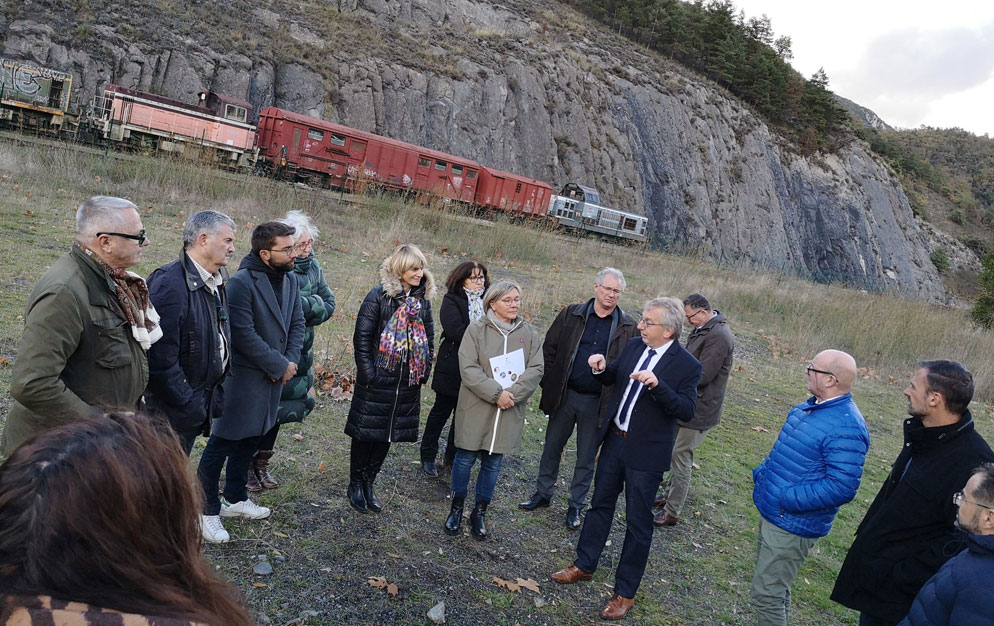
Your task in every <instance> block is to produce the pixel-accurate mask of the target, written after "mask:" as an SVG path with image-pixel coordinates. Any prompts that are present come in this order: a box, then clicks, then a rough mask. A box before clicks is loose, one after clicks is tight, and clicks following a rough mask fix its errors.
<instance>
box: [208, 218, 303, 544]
mask: <svg viewBox="0 0 994 626" xmlns="http://www.w3.org/2000/svg"><path fill="white" fill-rule="evenodd" d="M293 233H294V229H293V226H287V225H286V224H283V223H281V222H265V223H263V224H259V225H258V226H256V227H255V230H253V231H252V252H250V253H249V254H247V255H245V258H244V259H242V263H241V266H240V267H239V268H238V272H237V273H236V274H235V275H234V276H232V278H231V280H230V281H229V282H228V304H229V307H230V311H231V312H230V323H231V372H230V373H229V375H228V377H227V378H226V379H225V381H224V386H223V390H224V408H223V409H222V411H221V415H220V416H219V417H217V419H215V420H214V423H213V428H212V432H211V437H210V439H209V440H208V441H207V447H206V448H205V449H204V453H203V456H201V457H200V466H199V467H198V468H197V476H198V477H199V478H200V484H201V485H202V486H203V489H204V513H203V516H204V517H203V521H202V525H203V526H202V527H203V533H204V539H205V540H206V541H209V542H212V543H224V542H226V541H228V539H229V538H230V537H229V535H228V533H227V532H226V531H225V530H224V527H223V526H222V525H221V520H220V518H221V517H244V518H248V519H263V518H266V517H269V513H270V511H269V509H268V508H266V507H264V506H259V505H257V504H255V503H254V502H252V501H251V500H250V499H249V497H248V491H247V489H246V482H247V480H248V469H249V464H250V463H251V461H252V456H253V455H254V454H255V451H256V450H258V449H259V441H260V440H261V439H262V437H263V435H265V434H266V433H268V432H269V431H270V429H272V427H273V426H274V425H275V424H276V413H277V410H278V408H279V403H280V393H281V391H282V390H283V384H284V383H285V382H286V381H288V380H290V379H291V378H293V376H294V374H296V373H297V362H298V361H300V350H301V346H302V344H303V340H304V316H303V313H301V308H300V306H301V305H300V289H299V288H298V286H297V279H296V278H295V277H294V276H293V275H292V274H290V271H291V270H292V269H293V261H294V259H295V258H296V256H297V251H296V248H295V247H294V245H293ZM225 461H227V464H228V471H227V476H226V480H225V485H224V497H222V498H220V499H218V495H217V488H218V482H219V480H220V478H221V467H222V466H223V465H224V464H225Z"/></svg>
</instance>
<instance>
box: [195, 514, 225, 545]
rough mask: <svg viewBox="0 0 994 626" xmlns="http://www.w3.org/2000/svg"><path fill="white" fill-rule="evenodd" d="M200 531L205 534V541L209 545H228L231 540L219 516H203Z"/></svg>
mask: <svg viewBox="0 0 994 626" xmlns="http://www.w3.org/2000/svg"><path fill="white" fill-rule="evenodd" d="M200 530H201V531H202V532H203V533H204V541H206V542H208V543H228V541H229V540H230V539H231V535H229V534H228V531H226V530H225V529H224V526H223V525H222V524H221V518H220V517H218V516H217V515H201V516H200Z"/></svg>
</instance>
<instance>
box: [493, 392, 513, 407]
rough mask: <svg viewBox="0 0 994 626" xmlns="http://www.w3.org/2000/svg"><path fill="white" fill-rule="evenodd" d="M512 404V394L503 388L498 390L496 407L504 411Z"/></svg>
mask: <svg viewBox="0 0 994 626" xmlns="http://www.w3.org/2000/svg"><path fill="white" fill-rule="evenodd" d="M512 406H514V394H513V393H511V392H510V391H508V390H507V389H505V390H504V391H502V392H500V396H499V397H498V398H497V407H498V408H500V410H502V411H506V410H508V409H509V408H511V407H512Z"/></svg>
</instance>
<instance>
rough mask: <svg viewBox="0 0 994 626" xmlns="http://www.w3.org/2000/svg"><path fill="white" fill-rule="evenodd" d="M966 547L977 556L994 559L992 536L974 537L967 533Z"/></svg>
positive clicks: (993, 540) (993, 537)
mask: <svg viewBox="0 0 994 626" xmlns="http://www.w3.org/2000/svg"><path fill="white" fill-rule="evenodd" d="M966 542H967V545H966V547H967V548H969V549H970V552H972V553H974V554H976V555H977V556H985V557H987V558H994V535H974V534H972V533H967V535H966Z"/></svg>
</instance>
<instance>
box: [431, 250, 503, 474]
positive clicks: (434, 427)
mask: <svg viewBox="0 0 994 626" xmlns="http://www.w3.org/2000/svg"><path fill="white" fill-rule="evenodd" d="M489 286H490V278H489V277H488V276H487V268H486V266H484V265H483V264H482V263H480V262H478V261H463V262H462V263H460V264H459V265H457V266H456V267H455V269H453V270H452V271H451V272H450V273H449V277H448V278H446V279H445V287H446V289H447V290H448V291H447V292H446V294H445V297H444V298H442V306H441V308H439V310H438V319H439V321H440V322H441V323H442V343H441V345H440V346H439V348H438V358H437V359H436V360H435V377H434V378H433V379H432V381H431V388H432V390H434V392H435V404H434V405H432V407H431V411H429V413H428V420H427V421H426V422H425V432H424V435H423V436H422V437H421V469H422V470H423V471H424V473H425V474H427V475H428V476H432V477H434V476H438V470H436V469H435V456H436V455H437V454H438V438H439V435H441V434H442V428H444V427H445V422H447V421H448V420H449V416H451V415H452V414H453V413H454V412H455V410H456V399H457V398H458V397H459V386H460V384H461V383H462V377H461V376H460V374H459V345H460V344H461V343H462V336H463V333H465V332H466V327H468V326H469V324H470V322H474V321H476V320H478V319H479V318H481V317H483V293H484V292H485V291H486V290H487V287H489ZM471 303H472V305H471ZM454 436H455V428H454V424H453V426H450V427H449V438H448V442H447V443H446V445H445V466H446V467H451V466H452V459H453V458H454V457H455V455H456V446H455V444H454V443H453V437H454Z"/></svg>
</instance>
